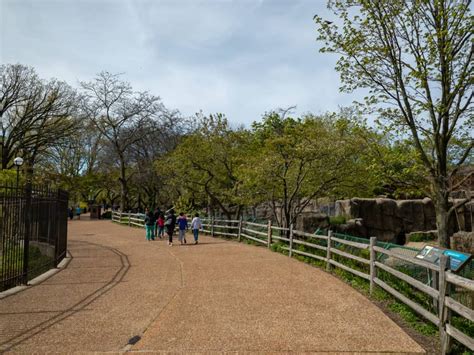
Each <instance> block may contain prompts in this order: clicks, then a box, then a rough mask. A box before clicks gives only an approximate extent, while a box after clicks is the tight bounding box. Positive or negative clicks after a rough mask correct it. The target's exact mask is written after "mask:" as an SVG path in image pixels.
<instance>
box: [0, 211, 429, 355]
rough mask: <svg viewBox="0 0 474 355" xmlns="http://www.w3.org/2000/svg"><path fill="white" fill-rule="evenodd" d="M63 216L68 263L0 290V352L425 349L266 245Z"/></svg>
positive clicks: (338, 285) (346, 289)
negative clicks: (164, 237)
mask: <svg viewBox="0 0 474 355" xmlns="http://www.w3.org/2000/svg"><path fill="white" fill-rule="evenodd" d="M68 227H69V244H68V248H69V251H70V253H71V255H72V260H71V262H70V263H69V265H68V266H67V268H66V269H64V270H62V271H60V272H59V273H57V274H55V275H54V276H52V277H51V278H49V279H47V280H46V281H44V282H43V283H41V284H39V285H37V286H33V287H31V288H28V289H26V290H24V291H21V292H19V293H17V294H15V295H12V296H9V297H6V298H4V299H2V300H0V352H21V353H46V352H49V353H66V352H67V353H71V352H112V353H119V352H124V351H130V352H145V353H146V352H150V353H156V352H159V353H168V352H170V353H183V352H192V353H221V352H232V353H251V352H258V353H276V352H279V353H289V352H293V353H302V352H306V353H315V352H317V353H340V352H346V353H347V352H349V353H352V352H354V353H424V350H423V349H422V348H421V347H420V346H419V345H418V344H417V343H416V342H415V341H414V340H413V339H412V338H410V337H409V336H408V335H407V334H406V333H405V332H404V331H403V330H402V329H401V328H400V327H399V326H398V325H397V324H395V323H394V322H393V321H392V320H391V319H389V318H388V317H387V316H386V315H384V313H383V312H382V311H381V310H380V309H378V308H377V307H376V306H375V305H373V304H372V303H371V302H370V301H369V300H368V299H366V298H365V297H364V296H362V295H361V294H359V293H358V292H357V291H355V290H353V289H352V288H351V287H350V286H348V285H346V284H344V283H343V282H342V281H340V280H338V279H336V278H335V277H333V276H331V275H329V274H328V273H326V272H324V271H323V270H319V269H316V268H313V267H311V266H309V265H306V264H304V263H301V262H299V261H297V260H292V259H290V258H288V257H285V256H284V255H281V254H278V253H273V252H270V251H269V250H267V249H266V248H263V247H256V246H252V245H245V244H242V243H241V244H239V243H237V242H233V241H224V240H221V239H217V238H211V237H204V236H203V237H201V243H200V244H199V245H189V244H188V245H186V246H179V245H176V244H175V245H174V246H173V247H168V246H167V243H166V241H151V242H147V241H146V240H145V233H144V231H143V230H141V229H138V228H129V227H127V226H119V225H116V224H113V223H112V222H110V221H91V220H87V219H85V218H83V219H81V220H80V221H72V222H69V225H68ZM191 239H192V237H191V235H188V240H191ZM135 335H138V336H140V337H141V340H140V341H138V342H137V343H136V344H135V345H127V343H128V341H129V339H130V338H132V337H133V336H135Z"/></svg>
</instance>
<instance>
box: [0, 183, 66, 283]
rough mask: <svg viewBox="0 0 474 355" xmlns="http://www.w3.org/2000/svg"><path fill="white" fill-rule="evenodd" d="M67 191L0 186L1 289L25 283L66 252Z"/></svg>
mask: <svg viewBox="0 0 474 355" xmlns="http://www.w3.org/2000/svg"><path fill="white" fill-rule="evenodd" d="M67 207H68V193H67V192H66V191H63V190H56V189H51V188H49V187H46V186H26V187H17V186H14V185H5V186H0V291H3V290H6V289H8V288H11V287H14V286H17V285H20V284H26V283H27V282H28V280H31V279H32V278H34V277H36V276H38V275H40V274H42V273H43V272H45V271H47V270H49V269H50V268H53V267H56V266H57V265H58V263H59V262H60V261H61V260H62V259H63V258H64V257H65V256H66V249H67Z"/></svg>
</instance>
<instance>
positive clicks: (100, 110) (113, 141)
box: [81, 72, 162, 210]
mask: <svg viewBox="0 0 474 355" xmlns="http://www.w3.org/2000/svg"><path fill="white" fill-rule="evenodd" d="M81 87H82V89H83V91H84V100H83V101H82V108H83V110H84V112H85V113H86V115H87V117H88V118H89V119H90V120H91V121H92V122H93V123H94V125H95V127H97V129H98V130H99V132H100V133H101V134H102V135H103V137H104V139H105V140H106V141H108V142H109V144H110V146H111V147H112V149H113V152H114V153H115V155H116V158H117V159H118V163H119V168H120V177H119V182H120V185H121V198H120V208H121V209H122V210H124V209H125V208H127V207H128V181H129V178H130V175H129V173H128V172H127V168H128V166H127V159H126V153H127V150H128V149H129V148H130V146H131V145H133V144H134V143H136V142H137V141H139V140H140V139H142V137H141V135H140V134H139V132H140V128H141V126H142V125H143V123H144V122H146V121H147V120H149V119H152V118H154V117H155V116H156V115H157V114H158V113H159V112H160V111H161V110H162V104H161V102H160V99H159V98H158V97H156V96H152V95H150V94H149V93H147V92H134V91H133V90H132V87H131V86H130V84H129V83H127V82H125V81H122V80H120V75H119V74H111V73H109V72H101V73H99V74H98V75H97V77H96V78H95V79H94V80H93V81H91V82H81Z"/></svg>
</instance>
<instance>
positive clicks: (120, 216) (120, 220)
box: [119, 211, 122, 224]
mask: <svg viewBox="0 0 474 355" xmlns="http://www.w3.org/2000/svg"><path fill="white" fill-rule="evenodd" d="M119 223H120V224H122V211H120V215H119Z"/></svg>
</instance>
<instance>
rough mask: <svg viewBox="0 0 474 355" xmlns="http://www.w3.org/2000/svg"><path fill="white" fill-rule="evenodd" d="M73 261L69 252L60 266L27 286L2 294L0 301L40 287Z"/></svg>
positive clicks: (0, 294) (11, 289)
mask: <svg viewBox="0 0 474 355" xmlns="http://www.w3.org/2000/svg"><path fill="white" fill-rule="evenodd" d="M71 260H72V256H71V254H70V253H69V251H68V252H67V255H66V257H65V258H64V259H63V260H61V262H60V263H59V264H58V267H57V268H54V269H50V270H48V271H46V272H45V273H43V274H41V275H39V276H37V277H35V278H34V279H32V280H30V281H28V284H27V285H24V286H16V287H13V288H10V289H8V290H6V291H3V292H0V300H1V299H3V298H6V297H9V296H12V295H14V294H17V293H18V292H21V291H24V290H26V289H27V288H30V287H32V286H36V285H39V284H40V283H42V282H43V281H46V280H47V279H49V278H50V277H51V276H53V275H55V274H57V273H58V272H60V271H61V270H63V269H65V268H67V266H68V265H69V263H70V262H71Z"/></svg>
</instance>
